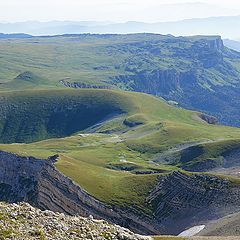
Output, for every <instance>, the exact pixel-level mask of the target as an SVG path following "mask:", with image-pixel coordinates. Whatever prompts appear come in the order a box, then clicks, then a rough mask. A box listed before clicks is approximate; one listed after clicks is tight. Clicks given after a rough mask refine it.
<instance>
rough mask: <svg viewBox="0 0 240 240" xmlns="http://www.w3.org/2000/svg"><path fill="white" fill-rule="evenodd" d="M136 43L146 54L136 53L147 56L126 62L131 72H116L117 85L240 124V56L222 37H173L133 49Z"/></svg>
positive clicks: (222, 120)
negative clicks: (224, 42)
mask: <svg viewBox="0 0 240 240" xmlns="http://www.w3.org/2000/svg"><path fill="white" fill-rule="evenodd" d="M163 43H164V44H165V45H163ZM133 46H134V47H135V48H137V49H139V48H140V46H141V54H140V53H139V52H137V50H136V54H137V55H138V56H139V58H140V55H141V56H142V58H141V60H139V59H138V58H137V57H132V56H131V57H129V59H126V60H125V63H123V64H122V65H121V66H124V67H125V70H126V73H128V74H121V75H119V76H116V77H115V78H114V81H115V82H116V83H117V84H119V85H121V86H122V85H124V87H126V88H127V89H130V90H134V91H139V92H145V93H150V94H154V95H158V96H162V97H164V98H166V99H167V100H174V101H176V102H178V103H179V104H180V105H181V106H182V107H185V108H189V109H196V110H199V111H202V112H206V113H208V114H210V115H214V116H215V117H217V118H218V119H219V120H220V122H222V123H227V124H230V125H234V126H238V125H239V124H240V123H239V118H238V116H239V109H238V108H237V106H238V105H239V102H240V99H239V94H238V92H239V89H240V82H239V70H238V67H237V66H238V64H237V62H238V61H239V59H240V55H239V53H237V52H234V51H232V50H229V49H227V48H225V47H224V45H223V41H222V39H221V38H220V37H218V36H216V37H209V38H207V37H201V36H199V37H192V38H175V39H170V38H169V39H165V40H162V41H159V42H158V43H155V44H153V43H142V44H139V43H136V44H135V45H134V43H133V44H132V45H131V48H130V47H129V48H130V49H132V48H133ZM154 49H155V51H154V53H153V50H154ZM156 49H158V50H159V51H158V52H157V51H156ZM129 51H131V50H129ZM139 51H140V50H139ZM148 55H153V56H152V59H149V58H148V57H147V56H148ZM229 112H230V115H229ZM230 116H231V117H230Z"/></svg>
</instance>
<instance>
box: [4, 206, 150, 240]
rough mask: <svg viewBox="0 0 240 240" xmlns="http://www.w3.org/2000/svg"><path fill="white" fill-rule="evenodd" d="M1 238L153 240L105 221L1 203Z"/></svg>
mask: <svg viewBox="0 0 240 240" xmlns="http://www.w3.org/2000/svg"><path fill="white" fill-rule="evenodd" d="M0 239H16V240H17V239H19V240H20V239H25V240H28V239H41V240H43V239H59V240H60V239H64V240H67V239H84V240H87V239H89V240H90V239H99V240H101V239H104V240H106V239H109V240H111V239H116V240H117V239H119V240H120V239H122V240H128V239H129V240H150V239H151V238H150V237H144V236H140V235H136V234H134V233H132V232H131V231H129V230H128V229H125V228H122V227H120V226H118V225H112V224H109V223H108V222H106V221H104V220H95V219H94V218H93V217H92V216H89V217H88V218H83V217H73V216H67V215H65V214H63V213H58V212H51V211H48V210H46V211H41V210H39V209H37V208H34V207H32V206H31V205H29V204H27V203H24V202H22V203H19V204H16V203H14V204H7V203H0Z"/></svg>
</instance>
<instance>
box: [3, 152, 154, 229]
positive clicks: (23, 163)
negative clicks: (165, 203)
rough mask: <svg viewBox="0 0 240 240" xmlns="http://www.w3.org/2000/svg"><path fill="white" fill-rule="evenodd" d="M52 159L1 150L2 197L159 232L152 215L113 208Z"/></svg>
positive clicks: (132, 227) (5, 199) (43, 207)
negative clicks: (79, 184) (99, 199)
mask: <svg viewBox="0 0 240 240" xmlns="http://www.w3.org/2000/svg"><path fill="white" fill-rule="evenodd" d="M53 160H54V159H51V158H50V159H49V160H40V159H35V158H32V157H20V156H17V155H14V154H10V153H6V152H0V200H4V201H9V202H20V201H26V202H29V203H31V204H32V205H34V206H36V207H39V208H41V209H49V210H52V211H55V212H63V213H67V214H70V215H81V216H89V215H92V216H94V217H95V218H98V219H106V220H108V221H110V222H114V223H117V224H120V225H122V226H125V227H128V228H130V229H132V230H134V231H136V232H141V233H157V232H158V229H157V227H155V225H156V224H154V221H153V220H152V219H150V218H147V217H144V216H141V215H137V214H134V213H131V212H130V211H129V212H126V211H122V210H121V209H118V208H115V209H112V208H110V207H108V206H106V205H104V204H103V203H101V202H99V201H98V200H96V199H95V198H93V197H92V196H90V195H89V194H88V193H87V192H85V191H84V190H83V189H82V188H81V187H79V186H77V185H76V184H74V183H73V182H72V181H71V180H70V179H69V178H67V177H65V176H64V175H63V174H61V173H60V172H59V171H58V170H57V169H56V168H55V167H54V165H53Z"/></svg>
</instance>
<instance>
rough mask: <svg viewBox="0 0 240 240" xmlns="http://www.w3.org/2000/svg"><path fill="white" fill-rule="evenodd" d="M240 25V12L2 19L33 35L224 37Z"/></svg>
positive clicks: (10, 29)
mask: <svg viewBox="0 0 240 240" xmlns="http://www.w3.org/2000/svg"><path fill="white" fill-rule="evenodd" d="M239 25H240V16H230V17H211V18H197V19H188V20H183V21H177V22H158V23H144V22H133V21H132V22H126V23H112V22H94V21H89V22H88V21H80V22H74V21H51V22H35V21H33V22H18V23H0V32H3V33H19V32H22V33H26V34H31V35H59V34H80V33H139V32H148V33H161V34H173V35H176V36H180V35H183V36H185V35H221V36H222V37H223V38H230V39H235V40H237V39H240V33H239V32H238V31H236V29H235V28H233V26H239Z"/></svg>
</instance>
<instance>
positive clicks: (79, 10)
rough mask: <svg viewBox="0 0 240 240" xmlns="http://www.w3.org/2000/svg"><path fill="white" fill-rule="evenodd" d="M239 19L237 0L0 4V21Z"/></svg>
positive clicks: (17, 0)
mask: <svg viewBox="0 0 240 240" xmlns="http://www.w3.org/2000/svg"><path fill="white" fill-rule="evenodd" d="M226 15H240V0H197V1H196V0H0V21H1V22H3V21H4V22H9V21H10V22H14V21H26V20H38V21H51V20H74V21H81V20H84V21H86V20H94V21H113V22H125V21H145V22H156V21H174V20H180V19H186V18H196V17H210V16H226Z"/></svg>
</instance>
